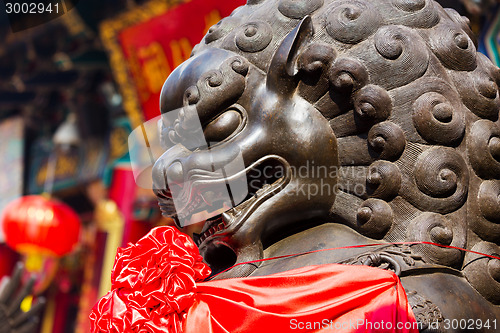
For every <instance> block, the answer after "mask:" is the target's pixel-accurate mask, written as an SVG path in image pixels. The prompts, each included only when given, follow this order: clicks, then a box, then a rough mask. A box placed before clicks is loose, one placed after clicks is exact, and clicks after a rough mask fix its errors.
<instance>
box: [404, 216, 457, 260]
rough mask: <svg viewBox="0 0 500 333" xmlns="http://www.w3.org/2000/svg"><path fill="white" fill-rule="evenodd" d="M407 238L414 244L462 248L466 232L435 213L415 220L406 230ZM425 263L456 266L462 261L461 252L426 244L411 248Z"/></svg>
mask: <svg viewBox="0 0 500 333" xmlns="http://www.w3.org/2000/svg"><path fill="white" fill-rule="evenodd" d="M407 237H408V239H409V240H410V241H414V242H432V243H436V244H440V245H452V246H455V247H464V246H465V244H466V241H467V239H466V232H465V230H464V228H460V227H459V226H458V225H457V223H453V222H452V220H450V219H449V218H447V217H445V216H443V215H441V214H436V213H429V212H426V213H423V214H421V215H420V216H418V217H417V218H415V219H414V220H413V221H412V222H411V223H410V225H409V226H408V229H407ZM412 249H413V250H414V251H415V252H416V253H418V254H420V255H422V257H423V258H424V260H425V261H430V262H433V263H435V264H439V265H445V266H457V265H458V264H459V263H460V262H461V261H462V252H461V251H460V250H457V249H450V248H442V247H437V246H430V245H426V244H422V245H417V246H415V247H413V248H412Z"/></svg>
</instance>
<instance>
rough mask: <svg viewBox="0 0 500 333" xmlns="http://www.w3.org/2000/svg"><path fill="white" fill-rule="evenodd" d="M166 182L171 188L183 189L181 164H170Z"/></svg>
mask: <svg viewBox="0 0 500 333" xmlns="http://www.w3.org/2000/svg"><path fill="white" fill-rule="evenodd" d="M167 182H168V185H169V186H170V187H171V186H172V185H177V186H179V187H183V184H184V168H183V167H182V163H181V162H174V163H172V164H171V165H170V166H169V167H168V169H167Z"/></svg>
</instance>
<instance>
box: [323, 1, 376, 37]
mask: <svg viewBox="0 0 500 333" xmlns="http://www.w3.org/2000/svg"><path fill="white" fill-rule="evenodd" d="M381 24H382V20H381V16H380V15H379V14H378V13H377V9H376V7H374V6H372V5H371V4H370V2H368V1H365V2H361V1H357V0H354V1H342V2H340V3H334V4H333V5H332V9H331V10H330V11H329V12H328V14H327V17H326V24H325V25H326V31H327V32H328V34H329V35H330V36H331V37H332V38H334V39H336V40H338V41H340V42H343V43H347V44H357V43H359V42H361V41H363V40H365V39H366V38H368V37H369V36H371V35H372V34H373V33H374V32H375V31H377V29H378V28H379V27H380V26H381Z"/></svg>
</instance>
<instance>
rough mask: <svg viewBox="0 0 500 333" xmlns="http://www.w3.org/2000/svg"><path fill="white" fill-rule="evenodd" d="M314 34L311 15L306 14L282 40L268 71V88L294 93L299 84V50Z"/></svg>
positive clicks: (279, 91)
mask: <svg viewBox="0 0 500 333" xmlns="http://www.w3.org/2000/svg"><path fill="white" fill-rule="evenodd" d="M313 34H314V27H313V24H312V19H311V17H310V16H306V17H305V18H304V19H302V21H301V22H300V23H299V24H298V25H297V26H296V27H295V29H293V30H292V31H291V32H290V33H289V34H288V35H287V36H286V37H285V39H283V42H281V45H280V46H279V47H278V50H277V51H276V53H275V54H274V56H273V60H272V61H271V66H270V67H269V71H268V73H267V88H268V89H269V90H272V91H276V92H278V93H279V94H285V95H288V94H292V93H293V92H294V91H295V89H296V88H297V85H298V82H299V80H298V78H297V73H298V68H297V58H298V55H299V51H300V49H301V48H302V46H303V45H304V44H306V43H307V42H308V41H309V39H310V38H311V37H312V36H313Z"/></svg>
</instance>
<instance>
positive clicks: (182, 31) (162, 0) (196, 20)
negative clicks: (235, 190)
mask: <svg viewBox="0 0 500 333" xmlns="http://www.w3.org/2000/svg"><path fill="white" fill-rule="evenodd" d="M245 3H246V1H245V0H184V1H179V0H177V1H175V0H168V1H167V0H151V1H150V2H148V3H146V4H145V5H144V6H141V7H139V8H137V9H133V10H131V11H129V12H126V13H124V14H122V15H120V16H119V17H117V18H115V19H112V20H108V21H105V22H104V23H103V24H102V25H101V37H102V40H103V42H104V44H105V45H106V48H107V49H108V51H109V53H110V59H111V66H112V68H113V71H114V74H115V77H116V80H117V82H118V83H119V85H120V88H121V91H122V94H123V97H124V108H125V110H126V111H127V113H128V115H129V117H130V120H131V123H132V126H133V127H136V126H139V125H140V124H141V123H142V122H143V121H146V120H149V119H151V118H154V117H156V116H158V115H159V113H160V111H159V99H160V92H161V88H162V86H163V83H164V82H165V79H166V78H167V77H168V75H169V74H170V73H171V72H172V71H173V70H174V69H175V68H176V67H177V66H178V65H180V64H181V63H182V62H184V61H185V60H186V59H188V58H189V56H190V54H191V50H192V48H193V47H194V46H195V45H196V44H197V43H199V42H200V41H201V39H202V38H203V36H204V35H205V34H206V33H207V31H208V29H209V28H210V27H211V26H212V25H214V24H216V23H217V22H219V21H220V20H221V19H222V18H223V17H226V16H228V15H230V14H231V12H232V11H233V10H234V9H235V8H237V7H238V6H241V5H244V4H245Z"/></svg>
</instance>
